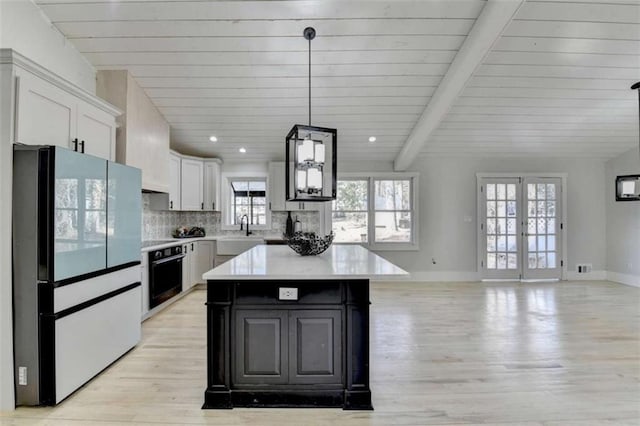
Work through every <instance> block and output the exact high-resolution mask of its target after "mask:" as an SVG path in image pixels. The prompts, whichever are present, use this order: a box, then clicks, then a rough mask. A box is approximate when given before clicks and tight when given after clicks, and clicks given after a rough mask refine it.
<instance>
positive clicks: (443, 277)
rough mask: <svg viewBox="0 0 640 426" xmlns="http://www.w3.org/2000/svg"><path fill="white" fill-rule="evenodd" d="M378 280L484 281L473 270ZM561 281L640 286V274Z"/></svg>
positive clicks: (594, 274)
mask: <svg viewBox="0 0 640 426" xmlns="http://www.w3.org/2000/svg"><path fill="white" fill-rule="evenodd" d="M371 281H372V282H376V281H383V282H386V281H403V282H482V274H481V273H479V272H473V271H414V272H411V273H410V276H409V277H401V278H398V277H395V278H391V277H386V278H385V277H379V278H372V279H371ZM510 281H518V280H510ZM561 281H612V282H615V283H619V284H624V285H629V286H632V287H640V276H638V275H630V274H620V273H617V272H611V271H600V270H598V271H591V272H587V273H580V274H579V273H578V272H575V271H569V272H567V279H566V280H561Z"/></svg>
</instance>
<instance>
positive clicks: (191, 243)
mask: <svg viewBox="0 0 640 426" xmlns="http://www.w3.org/2000/svg"><path fill="white" fill-rule="evenodd" d="M191 251H193V243H191Z"/></svg>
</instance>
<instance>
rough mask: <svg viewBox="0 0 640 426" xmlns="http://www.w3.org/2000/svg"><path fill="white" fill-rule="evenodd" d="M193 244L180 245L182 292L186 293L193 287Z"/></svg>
mask: <svg viewBox="0 0 640 426" xmlns="http://www.w3.org/2000/svg"><path fill="white" fill-rule="evenodd" d="M195 244H196V243H195V242H188V243H186V244H183V245H182V252H183V253H184V257H183V258H182V291H187V290H189V289H190V288H191V287H192V286H193V279H192V275H193V263H194V259H195Z"/></svg>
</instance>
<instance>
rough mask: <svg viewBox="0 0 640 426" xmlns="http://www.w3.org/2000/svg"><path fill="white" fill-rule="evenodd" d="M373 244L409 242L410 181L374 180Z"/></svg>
mask: <svg viewBox="0 0 640 426" xmlns="http://www.w3.org/2000/svg"><path fill="white" fill-rule="evenodd" d="M374 182H375V183H374V186H375V224H376V225H375V233H374V239H375V242H376V243H378V242H402V243H410V242H411V228H412V226H411V222H412V221H411V179H398V180H375V181H374Z"/></svg>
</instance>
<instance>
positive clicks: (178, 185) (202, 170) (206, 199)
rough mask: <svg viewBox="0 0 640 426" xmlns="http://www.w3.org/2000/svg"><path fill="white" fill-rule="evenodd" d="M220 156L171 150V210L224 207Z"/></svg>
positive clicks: (217, 208)
mask: <svg viewBox="0 0 640 426" xmlns="http://www.w3.org/2000/svg"><path fill="white" fill-rule="evenodd" d="M221 164H222V161H220V160H219V159H217V158H198V157H188V156H184V155H180V154H178V153H177V152H173V151H171V152H170V153H169V209H170V210H186V211H196V210H199V211H202V210H205V211H214V210H216V211H217V210H219V209H220V165H221Z"/></svg>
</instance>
